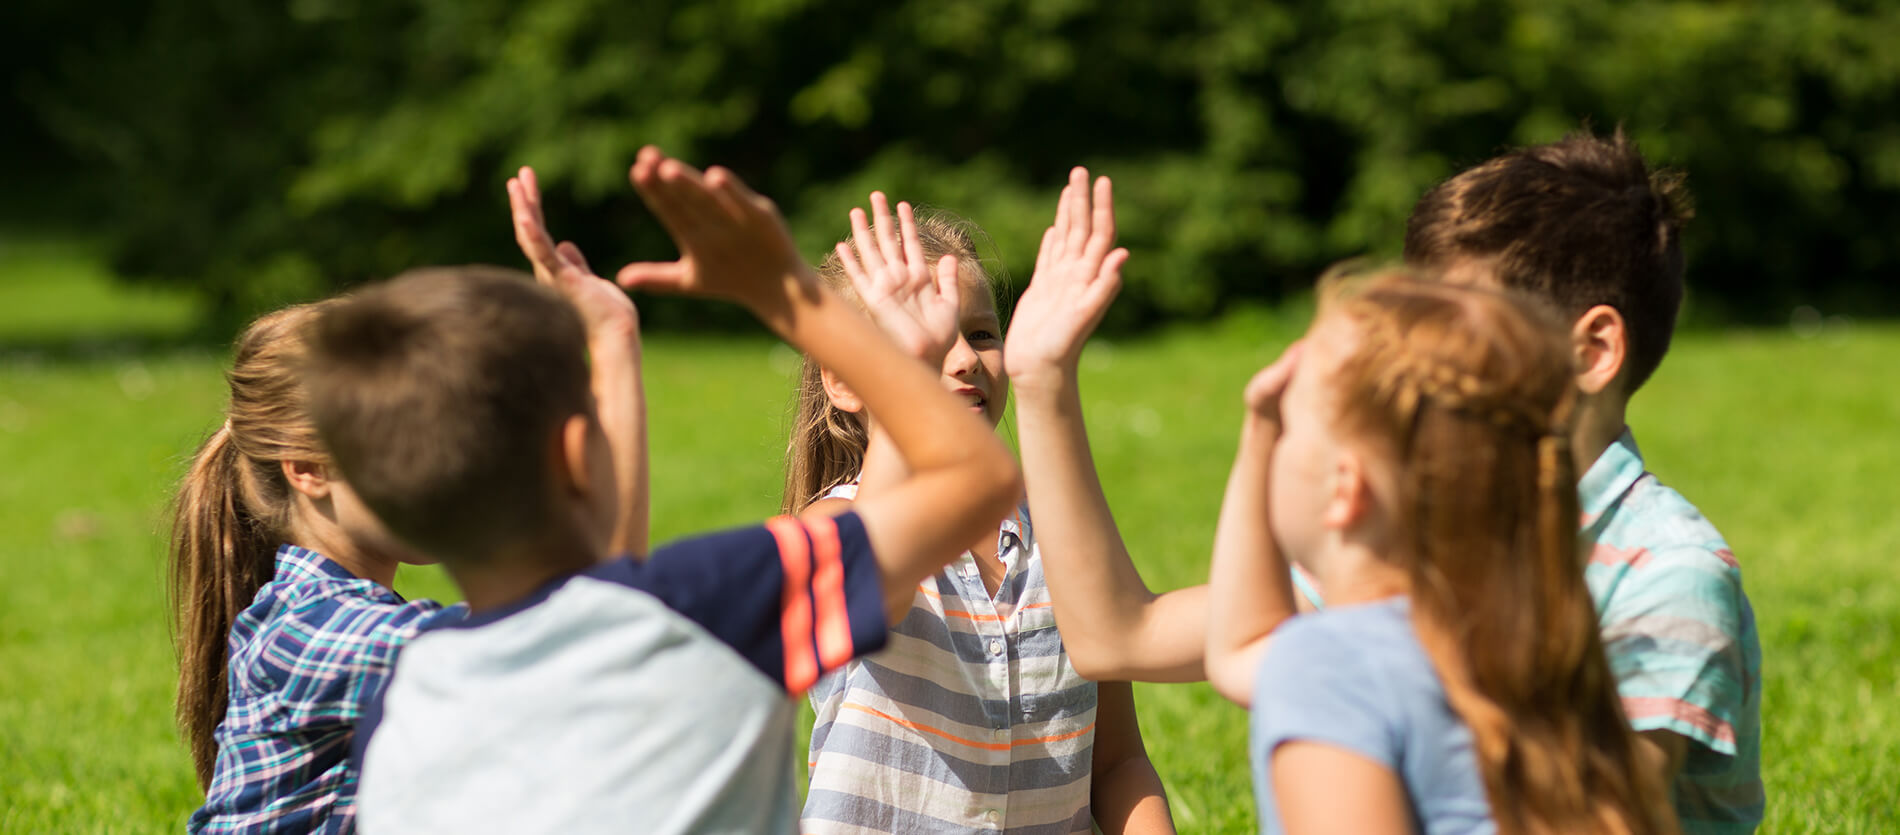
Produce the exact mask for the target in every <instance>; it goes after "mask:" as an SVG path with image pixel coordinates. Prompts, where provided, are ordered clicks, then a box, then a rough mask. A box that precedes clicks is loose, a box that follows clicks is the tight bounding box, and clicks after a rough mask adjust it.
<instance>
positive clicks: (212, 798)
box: [188, 545, 460, 833]
mask: <svg viewBox="0 0 1900 835" xmlns="http://www.w3.org/2000/svg"><path fill="white" fill-rule="evenodd" d="M456 608H457V610H459V609H460V607H456ZM441 610H442V606H441V604H438V603H435V602H434V601H429V600H419V601H415V602H408V601H405V600H403V599H402V597H401V596H400V595H398V594H396V593H395V592H393V591H391V590H389V589H387V588H384V587H383V586H381V585H378V584H377V583H376V582H375V581H373V580H365V579H362V578H360V577H357V576H356V575H353V574H351V573H350V572H349V571H347V570H345V569H344V568H343V567H342V566H340V565H337V564H336V563H334V562H331V561H330V560H329V559H327V558H325V557H324V556H323V555H322V554H318V553H316V552H315V551H308V550H305V549H302V548H298V547H296V546H293V545H285V546H283V547H281V548H279V549H278V550H277V573H276V575H275V576H274V577H273V578H272V579H271V581H270V582H269V583H266V584H265V585H264V587H263V588H262V589H259V590H258V592H257V598H256V600H255V601H253V602H252V603H251V605H250V608H247V609H245V610H244V611H243V612H242V613H241V614H239V615H238V617H237V621H236V622H235V623H233V624H232V625H231V644H230V655H229V659H230V661H229V665H228V670H227V673H226V675H227V676H228V681H229V682H230V701H229V703H228V705H227V707H226V709H225V715H224V721H223V722H221V723H219V724H218V730H217V740H218V761H217V770H216V772H215V773H214V775H213V777H212V780H211V789H210V791H209V792H207V793H206V796H205V805H204V807H203V808H201V809H199V810H198V811H197V812H195V813H193V814H192V816H191V821H190V823H189V825H188V829H189V830H190V831H192V832H250V833H258V832H349V831H351V830H352V829H353V823H354V819H355V816H356V808H355V799H356V773H355V771H353V770H352V769H350V767H349V753H350V736H351V734H352V732H353V731H354V730H355V727H356V721H357V717H358V716H359V714H360V712H361V710H362V705H363V704H364V703H365V700H366V699H367V698H368V697H371V696H374V695H375V694H376V691H377V690H380V689H381V688H382V686H383V683H384V681H385V680H386V679H387V678H388V677H389V671H390V667H391V665H392V663H393V662H394V661H395V656H396V650H397V649H398V648H400V647H401V646H402V644H403V643H404V642H406V641H408V640H409V638H411V637H412V636H414V635H415V634H416V630H417V628H418V627H419V626H420V625H421V623H422V621H423V620H424V619H425V618H427V617H428V616H429V615H432V614H435V613H436V612H439V611H441Z"/></svg>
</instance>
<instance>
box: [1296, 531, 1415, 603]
mask: <svg viewBox="0 0 1900 835" xmlns="http://www.w3.org/2000/svg"><path fill="white" fill-rule="evenodd" d="M1310 570H1311V571H1312V572H1313V579H1315V580H1317V581H1319V592H1320V596H1321V597H1323V598H1325V600H1326V605H1327V606H1329V607H1331V606H1350V605H1353V604H1355V603H1370V602H1372V601H1374V600H1384V599H1386V598H1388V597H1394V596H1397V595H1401V594H1404V593H1405V590H1406V587H1407V585H1408V583H1407V581H1406V578H1405V572H1403V571H1401V570H1399V569H1398V568H1397V567H1395V566H1393V565H1392V564H1391V563H1389V562H1386V561H1385V560H1382V559H1380V558H1379V557H1378V555H1377V554H1375V553H1374V552H1373V550H1372V549H1370V548H1368V547H1366V546H1364V545H1357V544H1342V545H1338V546H1335V547H1334V548H1332V549H1330V552H1329V553H1327V554H1325V555H1324V557H1323V558H1322V559H1319V560H1315V561H1314V565H1313V566H1312V568H1311V569H1310Z"/></svg>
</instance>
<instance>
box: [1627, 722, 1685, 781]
mask: <svg viewBox="0 0 1900 835" xmlns="http://www.w3.org/2000/svg"><path fill="white" fill-rule="evenodd" d="M1636 753H1637V755H1638V756H1641V757H1642V758H1643V760H1644V762H1646V763H1647V764H1648V765H1649V767H1650V768H1651V769H1653V770H1654V771H1655V772H1656V773H1657V774H1658V775H1660V776H1661V777H1662V783H1661V784H1660V785H1661V786H1662V787H1663V790H1664V791H1668V790H1669V786H1670V785H1671V784H1673V783H1675V782H1676V774H1677V773H1679V772H1681V771H1682V763H1683V760H1685V759H1687V758H1688V756H1689V738H1688V737H1686V736H1683V735H1682V734H1679V733H1676V732H1675V731H1664V730H1655V731H1638V732H1637V734H1636Z"/></svg>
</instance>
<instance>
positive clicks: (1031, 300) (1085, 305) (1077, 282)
mask: <svg viewBox="0 0 1900 835" xmlns="http://www.w3.org/2000/svg"><path fill="white" fill-rule="evenodd" d="M1112 188H1113V187H1112V185H1111V184H1110V183H1109V180H1108V178H1107V177H1101V178H1098V179H1097V180H1096V181H1095V185H1094V191H1093V194H1092V195H1091V193H1090V188H1089V172H1088V169H1086V168H1080V167H1078V168H1076V169H1075V170H1073V171H1071V172H1070V173H1069V184H1068V185H1067V186H1064V187H1063V189H1062V197H1061V200H1060V201H1059V202H1058V203H1057V204H1056V220H1055V224H1054V225H1053V226H1050V227H1049V228H1048V229H1047V230H1046V231H1044V232H1043V234H1042V247H1041V249H1040V250H1039V251H1038V252H1037V253H1036V272H1035V275H1034V276H1033V277H1031V278H1030V280H1029V288H1028V289H1027V290H1024V291H1023V295H1022V298H1021V299H1020V300H1018V301H1017V302H1016V309H1015V311H1014V312H1013V313H1012V314H1011V316H1010V323H1009V336H1008V338H1007V339H1006V340H1005V341H1004V348H1003V368H1004V370H1005V371H1007V372H1008V374H1009V376H1010V378H1011V379H1014V380H1018V381H1030V380H1033V378H1035V377H1037V376H1039V375H1043V374H1048V373H1056V374H1063V373H1069V374H1072V373H1073V372H1074V370H1075V367H1076V364H1077V362H1078V361H1079V360H1080V358H1081V355H1082V345H1083V343H1085V342H1087V341H1088V338H1089V334H1091V333H1093V332H1094V331H1095V327H1096V325H1099V324H1101V321H1102V316H1103V315H1104V314H1106V313H1107V312H1108V305H1109V303H1110V302H1113V301H1114V299H1115V294H1116V293H1117V292H1120V290H1121V282H1122V277H1121V268H1122V264H1124V263H1126V262H1127V260H1128V250H1126V249H1121V248H1117V247H1115V200H1114V194H1113V191H1112Z"/></svg>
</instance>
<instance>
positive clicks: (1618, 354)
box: [1570, 304, 1629, 394]
mask: <svg viewBox="0 0 1900 835" xmlns="http://www.w3.org/2000/svg"><path fill="white" fill-rule="evenodd" d="M1570 336H1571V341H1572V344H1573V345H1575V349H1576V352H1577V354H1576V359H1577V388H1579V389H1582V390H1583V393H1584V394H1600V393H1602V392H1603V391H1604V390H1605V389H1608V388H1609V387H1610V386H1611V385H1613V384H1614V383H1615V382H1616V380H1617V378H1618V377H1620V376H1622V374H1623V359H1624V357H1626V356H1627V355H1628V354H1629V331H1628V330H1626V329H1625V328H1624V327H1623V314H1621V313H1618V312H1617V310H1616V308H1614V307H1611V306H1609V305H1607V304H1599V305H1597V306H1595V307H1592V308H1590V309H1589V310H1586V311H1584V312H1583V315H1582V316H1579V317H1577V321H1576V324H1573V325H1571V326H1570Z"/></svg>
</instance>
